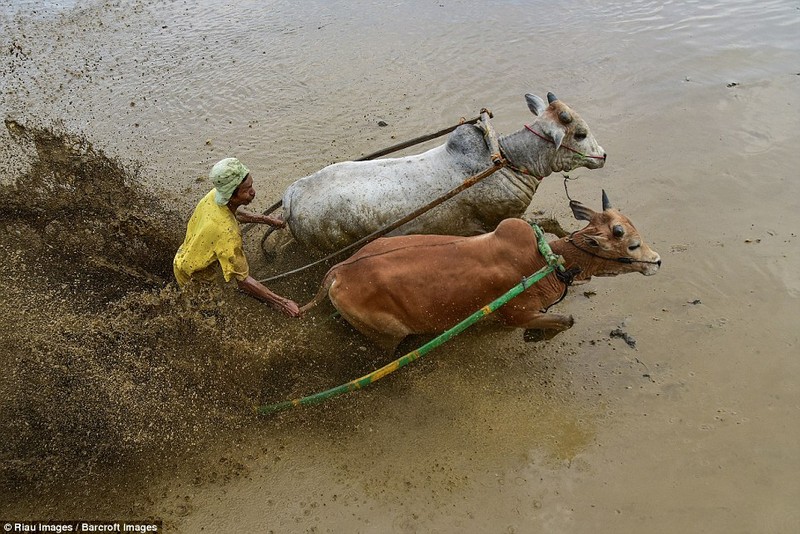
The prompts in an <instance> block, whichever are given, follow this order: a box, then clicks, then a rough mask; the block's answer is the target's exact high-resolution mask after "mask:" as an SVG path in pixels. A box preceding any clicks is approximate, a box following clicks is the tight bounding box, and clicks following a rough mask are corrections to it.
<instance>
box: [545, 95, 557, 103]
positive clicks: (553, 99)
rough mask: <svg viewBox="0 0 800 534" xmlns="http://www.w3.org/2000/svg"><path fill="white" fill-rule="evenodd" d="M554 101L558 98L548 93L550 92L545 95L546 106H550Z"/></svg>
mask: <svg viewBox="0 0 800 534" xmlns="http://www.w3.org/2000/svg"><path fill="white" fill-rule="evenodd" d="M556 100H558V97H557V96H556V95H554V94H553V93H550V92H548V93H547V103H548V104H552V103H553V102H555V101H556Z"/></svg>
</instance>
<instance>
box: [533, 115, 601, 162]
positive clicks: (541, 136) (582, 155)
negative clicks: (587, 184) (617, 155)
mask: <svg viewBox="0 0 800 534" xmlns="http://www.w3.org/2000/svg"><path fill="white" fill-rule="evenodd" d="M525 129H526V130H528V131H529V132H531V133H532V134H534V135H535V136H537V137H540V138H542V139H544V140H545V141H547V142H548V143H550V144H553V145H555V142H554V141H553V140H552V139H548V138H547V137H545V136H543V135H542V134H540V133H539V132H537V131H536V130H534V129H533V128H531V127H530V126H528V125H527V124H526V125H525ZM561 148H566V149H567V150H569V151H571V152H575V153H576V154H577V155H579V156H581V157H584V158H594V159H606V158H605V156H589V155H587V154H584V153H583V152H580V151H578V150H575V149H574V148H572V147H568V146H567V145H561Z"/></svg>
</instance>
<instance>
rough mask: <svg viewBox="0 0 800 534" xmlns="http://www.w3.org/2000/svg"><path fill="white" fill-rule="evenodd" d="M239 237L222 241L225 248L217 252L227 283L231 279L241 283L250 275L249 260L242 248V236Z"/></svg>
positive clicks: (222, 247)
mask: <svg viewBox="0 0 800 534" xmlns="http://www.w3.org/2000/svg"><path fill="white" fill-rule="evenodd" d="M237 237H238V239H231V240H226V241H221V244H222V245H223V246H221V247H220V248H219V249H218V250H217V260H219V264H220V265H221V266H222V275H223V276H224V277H225V281H226V282H230V281H231V278H236V279H237V280H239V281H241V280H244V279H245V278H247V277H248V276H249V274H250V266H249V265H248V264H247V258H246V257H245V255H244V249H243V248H242V238H241V235H239V236H237Z"/></svg>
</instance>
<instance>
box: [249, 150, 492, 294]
mask: <svg viewBox="0 0 800 534" xmlns="http://www.w3.org/2000/svg"><path fill="white" fill-rule="evenodd" d="M505 165H506V160H501V161H500V162H499V163H496V164H494V165H492V166H491V167H489V168H488V169H486V170H484V171H482V172H480V173H478V174H476V175H474V176H471V177H469V178H467V179H466V180H464V181H463V182H462V183H461V185H459V186H457V187H454V188H453V189H451V190H450V191H448V192H447V193H445V194H443V195H442V196H440V197H438V198H436V199H434V200H432V201H431V202H429V203H427V204H425V205H424V206H422V207H421V208H418V209H416V210H415V211H413V212H411V213H409V214H408V215H406V216H405V217H403V218H401V219H398V220H396V221H395V222H393V223H391V224H390V225H388V226H384V227H383V228H381V229H380V230H376V231H374V232H372V233H371V234H369V235H368V236H365V237H362V238H361V239H359V240H358V241H356V242H355V243H351V244H349V245H347V246H346V247H344V248H343V249H340V250H338V251H336V252H333V253H331V254H328V255H327V256H325V257H324V258H321V259H319V260H317V261H315V262H312V263H309V264H308V265H304V266H302V267H298V268H297V269H293V270H291V271H287V272H285V273H282V274H277V275H275V276H271V277H269V278H264V279H263V280H259V282H260V283H262V284H265V283H267V282H271V281H273V280H278V279H280V278H284V277H286V276H289V275H292V274H296V273H299V272H301V271H305V270H306V269H310V268H311V267H314V266H315V265H319V264H320V263H325V262H327V261H329V260H332V259H333V258H336V257H337V256H340V255H342V254H344V253H345V252H347V251H348V250H351V249H354V248H357V247H360V246H362V245H365V244H367V243H369V242H370V241H374V240H376V239H378V238H379V237H381V236H383V235H386V234H388V233H389V232H391V231H392V230H394V229H396V228H399V227H401V226H403V225H404V224H406V223H407V222H409V221H412V220H414V219H416V218H417V217H419V216H420V215H422V214H423V213H425V212H427V211H430V210H431V209H433V208H435V207H436V206H438V205H439V204H441V203H443V202H444V201H446V200H449V199H450V198H452V197H454V196H456V195H457V194H459V193H460V192H461V191H463V190H465V189H468V188H470V187H472V186H473V185H475V184H477V183H478V182H480V181H481V180H483V179H484V178H487V177H489V176H491V175H492V174H494V173H495V172H497V171H499V170H500V169H502V168H503V167H504V166H505Z"/></svg>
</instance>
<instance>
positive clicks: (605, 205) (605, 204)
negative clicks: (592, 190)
mask: <svg viewBox="0 0 800 534" xmlns="http://www.w3.org/2000/svg"><path fill="white" fill-rule="evenodd" d="M610 209H611V202H609V201H608V195H606V190H605V189H603V211H606V210H610Z"/></svg>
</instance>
